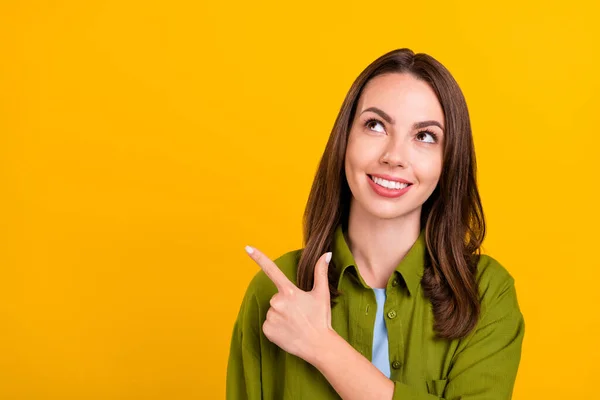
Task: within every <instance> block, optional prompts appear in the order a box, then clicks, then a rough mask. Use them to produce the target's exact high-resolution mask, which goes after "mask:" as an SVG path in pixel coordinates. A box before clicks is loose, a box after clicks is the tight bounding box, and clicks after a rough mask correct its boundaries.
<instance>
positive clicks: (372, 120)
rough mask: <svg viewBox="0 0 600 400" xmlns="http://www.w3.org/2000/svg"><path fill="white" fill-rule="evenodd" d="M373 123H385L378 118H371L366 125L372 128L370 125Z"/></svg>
mask: <svg viewBox="0 0 600 400" xmlns="http://www.w3.org/2000/svg"><path fill="white" fill-rule="evenodd" d="M373 123H375V125H376V124H379V125H381V126H383V123H382V122H381V121H380V120H378V119H377V118H369V119H368V120H366V121H365V127H366V128H368V129H371V128H370V126H371V125H372V124H373Z"/></svg>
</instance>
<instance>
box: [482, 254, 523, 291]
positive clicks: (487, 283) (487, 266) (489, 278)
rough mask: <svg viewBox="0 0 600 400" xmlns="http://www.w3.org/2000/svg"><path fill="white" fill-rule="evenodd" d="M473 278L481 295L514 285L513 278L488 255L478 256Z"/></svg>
mask: <svg viewBox="0 0 600 400" xmlns="http://www.w3.org/2000/svg"><path fill="white" fill-rule="evenodd" d="M475 277H476V280H477V282H478V284H479V289H480V290H481V291H482V294H485V293H487V292H489V291H495V290H498V289H499V287H502V286H506V285H512V284H514V278H513V276H512V275H511V274H510V272H509V271H508V270H507V269H506V268H505V267H504V266H503V265H502V264H501V263H500V262H499V261H498V260H497V259H495V258H494V257H492V256H490V255H488V254H481V255H480V257H479V261H478V263H477V273H476V276H475Z"/></svg>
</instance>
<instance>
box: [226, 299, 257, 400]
mask: <svg viewBox="0 0 600 400" xmlns="http://www.w3.org/2000/svg"><path fill="white" fill-rule="evenodd" d="M252 301H253V299H252V298H251V296H250V294H249V293H248V292H247V293H246V295H245V296H244V299H243V300H242V305H241V306H240V311H239V313H238V316H237V319H236V321H235V323H234V326H233V333H232V335H231V345H230V349H229V360H228V362H227V380H226V385H225V397H226V399H227V400H242V399H243V400H261V399H262V385H261V363H260V347H259V341H258V338H256V337H254V335H252V331H251V330H249V326H248V322H249V319H250V318H251V315H248V314H249V313H250V312H251V309H252V307H251V306H250V304H251V303H252ZM249 306H250V307H249ZM249 308H250V310H249ZM249 311H250V312H249Z"/></svg>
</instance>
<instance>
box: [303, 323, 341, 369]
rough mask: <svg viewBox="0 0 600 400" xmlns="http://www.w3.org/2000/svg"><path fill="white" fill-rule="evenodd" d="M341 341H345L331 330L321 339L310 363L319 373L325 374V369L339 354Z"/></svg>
mask: <svg viewBox="0 0 600 400" xmlns="http://www.w3.org/2000/svg"><path fill="white" fill-rule="evenodd" d="M340 340H342V341H343V340H344V339H343V338H342V337H341V336H340V335H339V334H338V333H337V332H336V331H335V330H333V329H329V330H328V331H327V333H326V334H325V335H323V337H322V338H321V341H320V342H319V345H318V346H316V348H315V349H314V351H313V355H312V359H311V361H309V362H310V363H311V364H312V365H313V366H315V367H316V368H317V369H318V370H319V371H321V372H323V369H324V367H325V366H326V365H327V364H328V362H329V360H331V359H332V356H333V355H334V354H336V353H339V351H338V348H339V347H338V346H339V343H340Z"/></svg>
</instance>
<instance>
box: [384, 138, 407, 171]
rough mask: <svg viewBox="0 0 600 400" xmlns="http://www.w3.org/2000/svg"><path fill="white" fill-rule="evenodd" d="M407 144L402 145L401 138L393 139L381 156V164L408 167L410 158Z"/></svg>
mask: <svg viewBox="0 0 600 400" xmlns="http://www.w3.org/2000/svg"><path fill="white" fill-rule="evenodd" d="M407 147H408V146H407V145H406V143H402V140H401V139H400V138H395V139H391V140H390V141H389V142H388V144H387V145H386V147H385V148H384V152H383V154H382V156H381V159H380V161H381V163H382V164H388V165H389V166H390V167H396V166H399V167H406V165H407V162H408V156H407V154H405V153H406V151H407Z"/></svg>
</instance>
